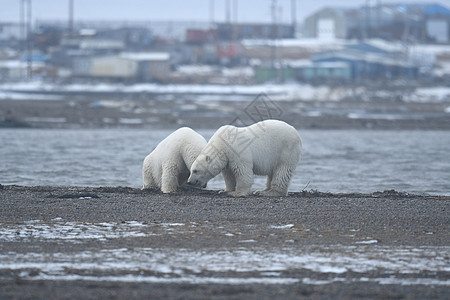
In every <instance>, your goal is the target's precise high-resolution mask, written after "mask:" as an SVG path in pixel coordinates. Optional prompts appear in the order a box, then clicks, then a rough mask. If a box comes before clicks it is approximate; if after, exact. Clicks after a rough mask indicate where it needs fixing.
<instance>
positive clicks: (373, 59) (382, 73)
mask: <svg viewBox="0 0 450 300" xmlns="http://www.w3.org/2000/svg"><path fill="white" fill-rule="evenodd" d="M312 61H313V65H316V66H320V65H321V64H324V63H342V64H344V65H346V66H348V71H347V72H346V73H343V74H346V76H347V79H349V80H351V81H358V80H366V79H387V80H389V79H396V78H404V79H415V78H417V76H418V73H419V66H417V65H414V64H412V63H410V62H408V61H407V60H406V59H405V58H404V57H403V54H402V51H392V50H391V51H387V50H385V49H382V48H380V47H376V46H375V45H371V44H370V43H366V42H361V43H357V44H353V45H349V46H347V47H345V48H344V49H342V50H338V51H331V52H323V53H318V54H316V55H315V56H314V57H313V60H312ZM344 65H342V66H344ZM341 68H342V67H341ZM341 72H342V70H341ZM321 74H324V73H323V72H322V73H321ZM325 74H326V73H325Z"/></svg>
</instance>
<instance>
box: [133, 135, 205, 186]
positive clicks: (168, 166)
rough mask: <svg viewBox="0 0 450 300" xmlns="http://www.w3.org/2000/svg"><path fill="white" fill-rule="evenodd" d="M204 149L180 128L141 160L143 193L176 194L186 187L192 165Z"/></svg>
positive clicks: (199, 138)
mask: <svg viewBox="0 0 450 300" xmlns="http://www.w3.org/2000/svg"><path fill="white" fill-rule="evenodd" d="M205 146H206V140H205V139H204V138H203V137H202V136H201V135H200V134H198V133H197V132H195V131H194V130H192V129H191V128H188V127H183V128H180V129H178V130H176V131H175V132H173V133H172V134H170V135H169V136H168V137H166V138H165V139H164V140H162V141H161V142H160V143H159V145H158V146H157V147H156V148H155V150H153V151H152V153H150V154H149V155H147V157H146V158H145V159H144V163H143V166H142V179H143V182H144V186H143V189H161V191H162V192H163V193H173V192H176V191H177V189H178V187H179V186H181V185H182V184H184V183H186V181H187V179H188V177H189V170H190V168H191V166H192V163H193V162H194V160H195V159H196V158H197V156H198V155H199V154H200V152H201V151H202V149H203V148H204V147H205Z"/></svg>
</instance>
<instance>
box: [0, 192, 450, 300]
mask: <svg viewBox="0 0 450 300" xmlns="http://www.w3.org/2000/svg"><path fill="white" fill-rule="evenodd" d="M0 199H1V201H0V232H1V234H0V240H1V243H2V248H1V250H0V257H2V266H0V298H33V297H39V298H46V299H61V298H62V297H65V298H67V299H69V298H70V299H73V298H79V299H90V298H97V299H98V298H108V297H110V298H126V297H130V295H131V298H183V299H223V298H227V299H242V298H246V299H273V298H274V297H278V298H283V299H306V298H336V297H337V298H365V299H376V298H380V297H381V298H384V297H387V296H390V297H395V298H408V299H425V298H427V299H429V298H437V299H445V298H446V297H447V295H448V291H449V288H450V281H449V280H448V278H449V275H450V271H449V270H448V263H449V257H450V236H449V234H448V232H449V231H450V224H449V222H448V216H449V215H450V197H448V196H423V195H411V194H406V193H400V192H396V191H384V192H374V193H371V194H352V193H350V194H345V193H344V194H331V193H321V192H311V191H310V192H299V193H291V194H290V195H289V196H287V197H258V196H251V197H247V198H233V197H229V196H227V195H223V194H220V195H219V194H217V191H209V190H193V189H188V188H186V189H183V190H182V191H180V193H177V194H169V195H167V194H162V193H160V192H154V191H143V190H141V189H137V188H129V187H55V186H28V187H27V186H17V185H0Z"/></svg>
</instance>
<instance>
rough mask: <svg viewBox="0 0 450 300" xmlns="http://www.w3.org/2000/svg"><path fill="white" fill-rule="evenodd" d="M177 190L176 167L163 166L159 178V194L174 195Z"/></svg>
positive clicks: (170, 165)
mask: <svg viewBox="0 0 450 300" xmlns="http://www.w3.org/2000/svg"><path fill="white" fill-rule="evenodd" d="M177 190H178V169H177V166H176V165H172V164H166V165H163V169H162V176H161V192H163V193H165V194H168V193H175V192H176V191H177Z"/></svg>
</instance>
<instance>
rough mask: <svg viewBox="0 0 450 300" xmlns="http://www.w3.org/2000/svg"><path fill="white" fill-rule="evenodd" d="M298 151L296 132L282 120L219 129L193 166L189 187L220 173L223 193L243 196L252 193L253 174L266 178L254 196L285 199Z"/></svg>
mask: <svg viewBox="0 0 450 300" xmlns="http://www.w3.org/2000/svg"><path fill="white" fill-rule="evenodd" d="M301 151H302V141H301V138H300V135H299V134H298V132H297V130H296V129H295V128H294V127H292V126H290V125H289V124H287V123H285V122H282V121H278V120H265V121H261V122H258V123H256V124H253V125H251V126H248V127H235V126H232V125H226V126H222V127H221V128H219V129H218V130H217V131H216V133H214V135H213V136H212V137H211V139H210V140H209V142H208V144H207V145H206V147H205V148H204V149H203V151H202V152H201V153H200V155H199V156H198V157H197V159H196V160H195V161H194V163H193V164H192V167H191V175H190V177H189V179H188V184H191V185H197V186H202V185H204V184H206V183H207V182H208V181H209V180H210V179H211V178H213V177H215V176H216V175H218V174H219V173H220V172H222V175H223V177H224V179H225V186H226V189H225V191H226V192H228V193H229V194H230V195H232V196H236V197H242V196H247V195H249V194H250V193H251V190H250V189H251V186H252V184H253V175H267V182H266V189H265V190H263V191H258V192H256V194H259V195H262V196H286V195H287V191H288V187H289V183H290V181H291V178H292V175H293V174H294V172H295V169H296V167H297V164H298V162H299V160H300V156H301Z"/></svg>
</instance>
